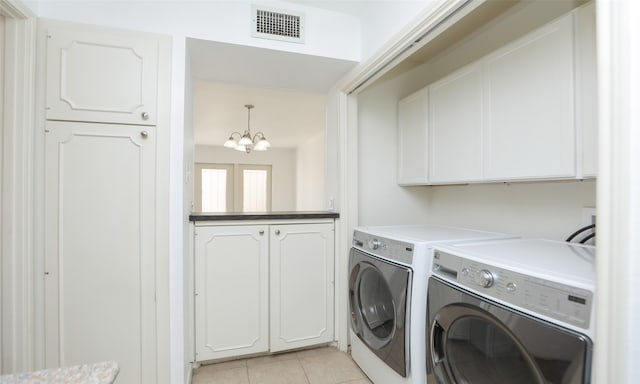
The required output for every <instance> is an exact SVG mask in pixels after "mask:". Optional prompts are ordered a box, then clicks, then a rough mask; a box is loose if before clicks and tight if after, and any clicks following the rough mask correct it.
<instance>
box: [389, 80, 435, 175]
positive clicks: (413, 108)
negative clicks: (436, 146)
mask: <svg viewBox="0 0 640 384" xmlns="http://www.w3.org/2000/svg"><path fill="white" fill-rule="evenodd" d="M427 143H428V142H427V89H426V88H424V89H422V90H420V91H418V92H416V93H414V94H413V95H410V96H408V97H406V98H404V99H402V100H400V102H399V103H398V179H397V181H398V184H400V185H412V184H426V183H427V182H428V178H429V173H428V171H429V169H428V164H427V159H428V154H427Z"/></svg>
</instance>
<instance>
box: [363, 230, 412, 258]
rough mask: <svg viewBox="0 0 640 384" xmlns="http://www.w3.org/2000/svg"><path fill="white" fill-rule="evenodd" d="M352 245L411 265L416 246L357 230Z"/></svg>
mask: <svg viewBox="0 0 640 384" xmlns="http://www.w3.org/2000/svg"><path fill="white" fill-rule="evenodd" d="M352 245H353V247H355V248H359V249H361V250H363V251H365V252H368V253H371V254H374V255H377V256H380V257H383V258H385V259H388V260H392V261H398V262H400V263H403V264H407V265H409V266H410V265H412V263H413V251H414V249H413V248H414V246H413V244H411V243H406V242H404V241H398V240H392V239H387V238H384V237H379V236H374V235H371V234H368V233H364V232H360V231H357V230H356V231H354V233H353V242H352Z"/></svg>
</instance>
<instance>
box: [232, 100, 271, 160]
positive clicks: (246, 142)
mask: <svg viewBox="0 0 640 384" xmlns="http://www.w3.org/2000/svg"><path fill="white" fill-rule="evenodd" d="M245 108H247V129H246V130H245V131H244V133H243V134H240V132H233V133H232V134H231V135H230V136H229V139H227V141H226V142H225V143H224V146H225V147H226V148H231V149H235V150H238V151H243V152H246V153H250V152H251V150H254V151H266V150H267V149H268V148H269V147H270V146H271V144H269V142H268V141H267V138H266V137H265V136H264V133H262V132H257V133H256V134H255V135H253V136H251V109H252V108H253V105H251V104H246V105H245ZM235 135H237V137H238V141H236V139H235V138H234V136H235Z"/></svg>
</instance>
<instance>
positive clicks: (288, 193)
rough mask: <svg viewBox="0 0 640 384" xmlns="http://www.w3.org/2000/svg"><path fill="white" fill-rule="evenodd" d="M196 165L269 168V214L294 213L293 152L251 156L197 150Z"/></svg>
mask: <svg viewBox="0 0 640 384" xmlns="http://www.w3.org/2000/svg"><path fill="white" fill-rule="evenodd" d="M195 159H196V162H197V163H222V164H271V166H272V168H271V210H272V211H295V210H296V151H295V149H282V148H270V149H269V150H268V151H265V152H256V151H253V152H251V153H250V154H246V153H244V152H239V151H234V150H231V149H229V148H225V147H222V146H219V147H217V146H216V147H213V146H200V145H197V146H196V157H195Z"/></svg>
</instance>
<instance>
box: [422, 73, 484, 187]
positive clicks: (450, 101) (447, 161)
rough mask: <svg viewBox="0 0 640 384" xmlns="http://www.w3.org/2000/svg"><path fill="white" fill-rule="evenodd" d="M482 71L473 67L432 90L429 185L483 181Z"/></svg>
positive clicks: (448, 78)
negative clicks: (430, 183)
mask: <svg viewBox="0 0 640 384" xmlns="http://www.w3.org/2000/svg"><path fill="white" fill-rule="evenodd" d="M482 93H483V90H482V67H481V66H480V65H479V64H474V65H471V66H468V67H465V68H463V69H462V70H460V71H457V72H455V73H453V74H451V75H449V76H447V77H445V78H444V79H442V80H440V81H438V82H436V83H433V84H431V85H430V86H429V144H430V147H429V154H430V160H429V166H430V172H429V181H430V182H432V183H454V182H469V181H478V180H481V179H482V116H483V111H482V108H483V104H482Z"/></svg>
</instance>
